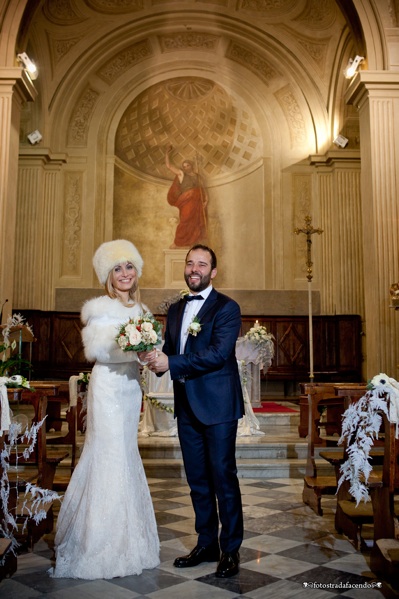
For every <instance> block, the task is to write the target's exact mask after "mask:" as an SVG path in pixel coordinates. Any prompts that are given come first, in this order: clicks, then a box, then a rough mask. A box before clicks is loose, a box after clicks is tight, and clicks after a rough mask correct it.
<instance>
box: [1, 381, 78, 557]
mask: <svg viewBox="0 0 399 599" xmlns="http://www.w3.org/2000/svg"><path fill="white" fill-rule="evenodd" d="M50 387H51V386H49V387H48V388H47V389H44V388H42V389H35V391H26V390H18V391H19V393H18V394H16V391H14V390H9V393H8V396H9V402H10V407H11V409H12V411H13V415H14V418H15V417H18V415H19V416H21V417H24V418H27V419H28V420H27V422H28V428H30V426H31V425H32V424H37V423H39V422H41V421H42V420H43V419H44V418H45V417H46V410H47V395H46V393H54V388H50ZM5 442H6V443H7V442H8V437H7V435H6V436H5ZM26 445H27V444H26V443H24V439H22V442H21V443H20V444H18V445H17V446H16V451H15V452H14V451H12V452H11V455H10V466H11V467H10V470H9V472H8V478H9V482H10V487H11V493H10V507H11V509H12V510H13V513H14V514H15V517H16V520H17V523H19V524H21V529H22V531H19V532H18V533H17V534H16V538H17V539H18V540H19V541H20V542H22V543H23V544H24V546H26V547H27V548H28V549H29V550H32V549H33V546H34V544H35V543H36V542H37V541H38V540H39V539H40V538H41V537H42V536H43V534H46V533H48V532H51V531H52V529H53V525H54V517H53V509H52V503H48V504H46V505H43V506H42V509H44V510H45V511H46V513H47V517H46V518H45V519H44V520H42V521H41V522H38V523H37V522H35V520H34V519H33V518H31V517H30V516H29V514H28V512H27V510H26V508H24V505H23V503H24V497H23V495H24V493H25V490H26V485H27V483H31V484H35V485H36V486H38V487H40V488H42V489H50V490H52V488H53V481H54V476H55V472H56V468H57V466H58V465H59V464H60V462H61V461H62V460H63V459H65V458H66V457H67V456H68V452H66V451H64V450H61V451H51V452H50V451H48V450H47V442H46V427H45V422H44V423H43V425H42V426H41V427H40V428H39V430H38V432H37V437H36V443H35V445H34V448H33V451H32V452H31V453H30V454H29V455H26V456H23V455H22V452H23V450H24V448H25V447H26ZM17 452H18V458H17V457H16V453H17Z"/></svg>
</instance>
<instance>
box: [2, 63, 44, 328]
mask: <svg viewBox="0 0 399 599" xmlns="http://www.w3.org/2000/svg"><path fill="white" fill-rule="evenodd" d="M36 93H37V92H36V90H35V88H34V86H33V83H32V81H31V80H30V79H29V77H28V76H27V75H26V74H25V72H24V70H23V69H21V68H18V67H2V68H0V123H1V129H0V305H2V304H3V302H4V301H5V300H8V302H7V303H6V304H5V306H4V310H3V317H2V321H3V322H4V321H5V320H6V318H7V316H8V315H9V314H11V311H12V306H13V286H14V277H15V271H14V255H15V251H14V250H15V224H16V203H17V179H18V149H19V124H20V115H21V106H22V104H23V102H27V101H32V100H34V99H35V97H36Z"/></svg>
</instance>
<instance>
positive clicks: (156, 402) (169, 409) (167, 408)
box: [143, 395, 174, 414]
mask: <svg viewBox="0 0 399 599" xmlns="http://www.w3.org/2000/svg"><path fill="white" fill-rule="evenodd" d="M143 400H144V401H149V402H150V404H151V405H152V406H154V408H156V409H157V410H163V411H165V412H168V413H169V414H173V412H174V409H173V408H172V407H170V406H167V405H165V404H164V403H162V401H159V399H157V398H156V397H148V395H143Z"/></svg>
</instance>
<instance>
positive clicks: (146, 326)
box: [141, 321, 154, 332]
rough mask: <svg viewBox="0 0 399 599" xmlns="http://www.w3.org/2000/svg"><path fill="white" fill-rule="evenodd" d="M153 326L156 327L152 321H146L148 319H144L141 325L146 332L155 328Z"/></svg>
mask: <svg viewBox="0 0 399 599" xmlns="http://www.w3.org/2000/svg"><path fill="white" fill-rule="evenodd" d="M153 328H154V327H153V326H152V323H151V322H146V321H144V322H143V324H142V325H141V330H142V331H146V332H148V331H152V330H153Z"/></svg>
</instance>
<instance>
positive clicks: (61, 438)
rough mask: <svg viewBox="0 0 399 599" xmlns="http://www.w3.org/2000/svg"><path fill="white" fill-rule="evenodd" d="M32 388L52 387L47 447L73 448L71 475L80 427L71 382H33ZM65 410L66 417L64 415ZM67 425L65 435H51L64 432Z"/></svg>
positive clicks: (49, 403)
mask: <svg viewBox="0 0 399 599" xmlns="http://www.w3.org/2000/svg"><path fill="white" fill-rule="evenodd" d="M31 385H32V387H34V388H35V389H39V390H40V389H43V388H48V386H49V385H50V386H52V387H53V390H54V394H52V395H51V394H49V395H48V396H47V418H46V432H47V445H49V446H58V445H70V446H71V474H72V472H73V471H74V469H75V462H76V435H77V425H78V404H77V402H76V403H75V402H71V394H70V382H69V381H32V383H31ZM63 410H65V416H64V415H63ZM64 423H66V427H67V430H66V432H65V431H64V432H65V434H62V435H61V434H60V435H58V434H51V431H52V430H54V431H55V433H57V432H61V431H62V426H63V424H64Z"/></svg>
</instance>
